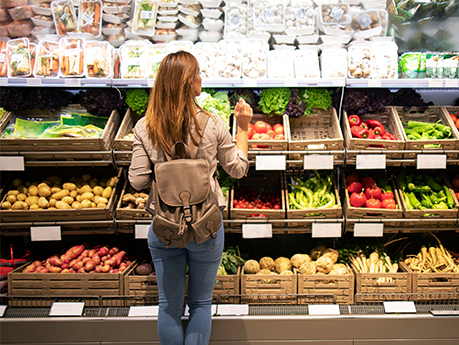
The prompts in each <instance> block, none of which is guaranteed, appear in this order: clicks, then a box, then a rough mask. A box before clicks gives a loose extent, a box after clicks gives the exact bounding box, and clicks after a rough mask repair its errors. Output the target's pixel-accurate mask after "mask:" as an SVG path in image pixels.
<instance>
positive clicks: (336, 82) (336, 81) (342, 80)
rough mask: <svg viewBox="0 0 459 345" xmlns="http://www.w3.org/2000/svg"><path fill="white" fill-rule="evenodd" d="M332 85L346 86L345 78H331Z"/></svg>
mask: <svg viewBox="0 0 459 345" xmlns="http://www.w3.org/2000/svg"><path fill="white" fill-rule="evenodd" d="M332 86H346V79H345V78H340V79H333V80H332Z"/></svg>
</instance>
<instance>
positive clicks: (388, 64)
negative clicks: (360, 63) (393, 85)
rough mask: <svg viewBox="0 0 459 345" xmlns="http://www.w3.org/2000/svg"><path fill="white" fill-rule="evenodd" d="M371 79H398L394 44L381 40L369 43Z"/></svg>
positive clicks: (396, 51)
mask: <svg viewBox="0 0 459 345" xmlns="http://www.w3.org/2000/svg"><path fill="white" fill-rule="evenodd" d="M371 77H372V78H373V79H397V78H398V47H397V44H396V43H395V42H393V41H391V40H390V41H387V40H383V41H374V42H372V43H371Z"/></svg>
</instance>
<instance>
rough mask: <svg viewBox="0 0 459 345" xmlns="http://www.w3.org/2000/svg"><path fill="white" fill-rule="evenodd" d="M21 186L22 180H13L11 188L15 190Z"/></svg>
mask: <svg viewBox="0 0 459 345" xmlns="http://www.w3.org/2000/svg"><path fill="white" fill-rule="evenodd" d="M21 184H22V180H21V179H18V178H15V179H14V180H13V187H15V188H17V187H19V186H20V185H21Z"/></svg>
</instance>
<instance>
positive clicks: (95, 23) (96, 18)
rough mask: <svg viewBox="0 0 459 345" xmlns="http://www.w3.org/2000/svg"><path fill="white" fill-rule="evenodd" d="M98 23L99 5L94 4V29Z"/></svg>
mask: <svg viewBox="0 0 459 345" xmlns="http://www.w3.org/2000/svg"><path fill="white" fill-rule="evenodd" d="M99 21H100V4H98V3H96V4H95V5H94V27H96V28H97V27H99Z"/></svg>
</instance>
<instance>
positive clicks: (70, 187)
mask: <svg viewBox="0 0 459 345" xmlns="http://www.w3.org/2000/svg"><path fill="white" fill-rule="evenodd" d="M62 188H63V189H67V190H68V191H69V192H70V191H72V190H75V189H76V185H75V183H70V182H67V183H64V184H63V185H62Z"/></svg>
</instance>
